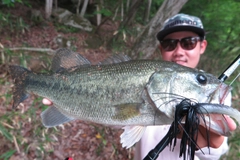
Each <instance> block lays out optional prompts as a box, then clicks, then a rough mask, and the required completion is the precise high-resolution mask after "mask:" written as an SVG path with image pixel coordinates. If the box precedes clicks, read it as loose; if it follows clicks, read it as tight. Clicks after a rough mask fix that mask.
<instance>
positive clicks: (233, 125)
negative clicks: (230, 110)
mask: <svg viewBox="0 0 240 160" xmlns="http://www.w3.org/2000/svg"><path fill="white" fill-rule="evenodd" d="M224 117H225V119H226V121H227V124H228V127H229V130H230V131H234V130H235V129H236V128H237V125H236V123H235V122H234V120H233V119H232V118H230V117H229V116H227V115H224Z"/></svg>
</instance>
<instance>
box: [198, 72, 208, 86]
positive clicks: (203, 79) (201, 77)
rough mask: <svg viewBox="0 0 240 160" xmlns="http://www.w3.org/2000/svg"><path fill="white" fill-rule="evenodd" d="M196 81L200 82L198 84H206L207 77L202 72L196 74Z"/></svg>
mask: <svg viewBox="0 0 240 160" xmlns="http://www.w3.org/2000/svg"><path fill="white" fill-rule="evenodd" d="M197 81H198V82H199V83H200V84H203V85H205V84H207V77H206V76H205V75H203V74H198V75H197Z"/></svg>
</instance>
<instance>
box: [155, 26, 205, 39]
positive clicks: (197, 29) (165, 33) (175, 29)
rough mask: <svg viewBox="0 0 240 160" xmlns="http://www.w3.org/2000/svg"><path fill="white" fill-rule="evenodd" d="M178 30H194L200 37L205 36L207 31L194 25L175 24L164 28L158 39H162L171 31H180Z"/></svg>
mask: <svg viewBox="0 0 240 160" xmlns="http://www.w3.org/2000/svg"><path fill="white" fill-rule="evenodd" d="M178 31H192V32H194V33H196V34H198V35H199V36H200V37H204V35H205V32H204V30H203V29H201V28H198V27H193V26H175V27H171V28H169V29H164V30H162V31H160V32H158V34H157V39H158V40H159V41H162V40H163V38H164V37H165V36H167V35H168V34H170V33H173V32H178Z"/></svg>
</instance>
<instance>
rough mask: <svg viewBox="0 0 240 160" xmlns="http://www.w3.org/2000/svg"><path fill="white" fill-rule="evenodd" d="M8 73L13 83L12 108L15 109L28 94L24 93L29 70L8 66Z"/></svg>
mask: <svg viewBox="0 0 240 160" xmlns="http://www.w3.org/2000/svg"><path fill="white" fill-rule="evenodd" d="M9 72H10V75H11V77H12V79H13V82H14V87H13V106H12V107H13V108H16V107H17V106H18V105H19V103H21V102H22V101H24V100H25V99H27V97H28V94H27V92H26V91H25V85H26V76H27V75H28V73H30V71H29V70H27V69H25V68H23V67H20V66H13V65H11V66H9Z"/></svg>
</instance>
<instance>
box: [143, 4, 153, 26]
mask: <svg viewBox="0 0 240 160" xmlns="http://www.w3.org/2000/svg"><path fill="white" fill-rule="evenodd" d="M147 4H148V6H147V7H146V8H145V14H144V22H145V23H147V22H148V21H149V15H150V10H151V5H152V0H148V3H147Z"/></svg>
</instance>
